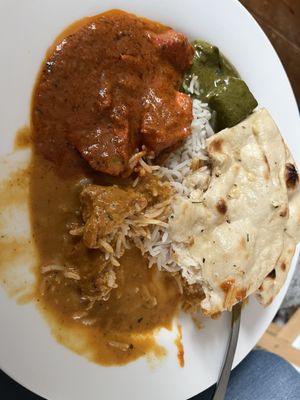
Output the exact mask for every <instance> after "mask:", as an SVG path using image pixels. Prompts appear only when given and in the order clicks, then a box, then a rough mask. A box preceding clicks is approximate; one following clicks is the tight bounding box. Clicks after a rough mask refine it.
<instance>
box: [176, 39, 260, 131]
mask: <svg viewBox="0 0 300 400" xmlns="http://www.w3.org/2000/svg"><path fill="white" fill-rule="evenodd" d="M192 45H193V48H194V50H195V53H194V59H193V65H192V67H191V69H190V70H189V71H188V72H186V74H185V76H184V81H183V89H184V91H185V92H187V93H190V84H191V80H192V79H193V77H196V78H197V80H198V82H199V91H198V90H197V88H196V91H195V90H194V93H192V96H193V97H194V98H197V99H199V100H201V101H204V102H207V103H208V104H209V106H210V108H211V109H212V111H213V113H212V120H211V124H212V127H213V129H214V130H215V131H219V130H221V129H224V128H228V127H231V126H234V125H236V124H237V123H238V122H240V121H242V120H243V119H244V118H246V117H247V116H248V115H249V114H250V113H251V112H252V111H253V109H254V108H255V107H256V106H257V101H256V100H255V98H254V96H253V95H252V93H251V92H250V90H249V89H248V86H247V85H246V83H245V82H244V81H243V80H242V79H240V76H239V74H238V72H237V70H236V69H235V68H234V66H233V65H231V63H230V62H229V61H228V60H227V59H226V58H225V57H224V56H223V55H222V54H221V53H220V51H219V49H218V47H216V46H213V45H211V44H209V43H207V42H204V41H201V40H195V41H194V42H193V43H192ZM194 79H195V78H194Z"/></svg>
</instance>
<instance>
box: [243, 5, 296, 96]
mask: <svg viewBox="0 0 300 400" xmlns="http://www.w3.org/2000/svg"><path fill="white" fill-rule="evenodd" d="M240 2H241V3H242V4H243V5H244V6H245V7H246V8H247V9H248V11H250V13H251V14H252V15H253V17H254V18H255V19H256V20H257V22H258V23H259V24H260V26H261V27H262V29H263V30H264V31H265V33H266V35H267V36H268V37H269V39H270V41H271V42H272V44H273V46H274V48H275V49H276V51H277V53H278V55H279V57H280V59H281V61H282V63H283V65H284V68H285V69H286V72H287V74H288V76H289V79H290V81H291V84H292V87H293V90H294V93H295V96H296V98H297V101H298V104H300V0H240ZM271 67H272V66H270V68H271Z"/></svg>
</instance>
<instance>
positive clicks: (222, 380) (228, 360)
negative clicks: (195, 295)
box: [212, 302, 242, 400]
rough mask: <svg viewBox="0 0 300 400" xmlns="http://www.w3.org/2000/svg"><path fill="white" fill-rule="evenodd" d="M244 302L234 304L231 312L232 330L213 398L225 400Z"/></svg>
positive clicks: (213, 399) (214, 399)
mask: <svg viewBox="0 0 300 400" xmlns="http://www.w3.org/2000/svg"><path fill="white" fill-rule="evenodd" d="M241 310H242V303H241V302H240V303H237V304H236V305H234V306H233V308H232V312H231V330H230V336H229V341H228V345H227V350H226V355H225V358H224V362H223V365H222V369H221V373H220V376H219V379H218V381H217V385H216V389H215V392H214V395H213V397H212V400H224V398H225V394H226V390H227V385H228V381H229V377H230V372H231V367H232V362H233V358H234V354H235V350H236V345H237V341H238V337H239V331H240V322H241Z"/></svg>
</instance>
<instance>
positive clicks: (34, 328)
mask: <svg viewBox="0 0 300 400" xmlns="http://www.w3.org/2000/svg"><path fill="white" fill-rule="evenodd" d="M111 8H120V9H124V10H126V11H129V12H133V13H136V14H138V15H141V16H145V17H147V18H150V19H154V20H158V21H160V22H162V23H164V24H167V25H170V26H172V27H174V28H175V29H178V30H180V31H182V32H184V33H185V34H186V35H188V37H189V38H190V39H196V38H202V39H205V40H207V41H209V42H212V43H214V44H216V45H217V46H219V47H220V49H221V50H222V51H223V53H224V54H225V55H226V56H227V57H228V58H229V60H231V61H232V62H233V64H234V65H235V66H236V67H237V69H238V71H239V72H240V74H241V76H242V77H243V78H244V79H245V81H246V82H247V84H248V85H249V87H250V88H251V90H252V91H253V93H254V94H255V96H256V98H257V99H258V101H259V103H260V104H261V105H263V106H265V107H267V108H268V110H269V111H270V112H271V114H272V116H273V117H274V119H275V121H276V122H277V124H278V126H279V128H280V130H281V132H282V134H283V136H284V138H285V140H286V142H287V144H288V146H289V147H290V149H291V150H292V152H293V155H294V157H295V159H296V161H297V163H298V165H300V140H299V135H298V133H299V131H300V124H299V117H298V109H297V105H296V102H295V99H294V96H293V93H292V90H291V87H290V84H289V81H288V79H287V76H286V74H285V71H284V69H283V67H282V65H281V63H280V61H279V59H278V57H277V55H276V53H275V51H274V49H273V48H272V46H271V44H270V43H269V41H268V39H267V38H266V36H265V35H264V33H263V32H262V30H261V29H260V28H259V26H258V25H257V23H256V22H255V21H254V19H253V18H252V17H251V16H250V15H249V14H248V13H247V11H246V10H245V9H244V8H243V7H242V6H241V5H240V4H239V3H238V1H235V0H222V1H219V0H185V1H178V2H175V1H172V0H151V1H145V0H144V1H141V0H123V1H122V0H111V1H110V0H85V1H82V0H44V1H42V0H24V1H18V0H10V1H7V0H0V37H1V38H2V40H1V71H0V72H1V73H0V88H1V90H0V110H1V118H0V132H1V133H0V153H1V154H5V153H7V152H10V151H11V150H12V145H13V139H14V135H15V132H16V130H17V129H18V128H20V127H21V126H23V125H24V124H26V123H27V122H28V115H29V109H30V96H31V91H32V87H33V84H34V81H35V77H36V74H37V72H38V69H39V66H40V63H41V61H42V60H43V57H44V54H45V51H46V49H47V48H48V46H49V45H50V44H51V42H52V41H53V39H54V38H55V37H56V35H57V34H58V33H60V32H61V31H62V30H63V29H64V28H65V27H66V26H67V25H68V24H70V23H71V22H73V21H75V20H77V19H79V18H81V17H84V16H88V15H94V14H98V13H100V12H102V11H104V10H107V9H111ZM295 264H296V257H295V258H294V260H293V265H292V268H291V271H290V273H289V276H288V279H287V282H286V284H285V286H284V287H283V289H282V290H281V292H280V294H279V295H278V296H277V298H276V299H275V301H274V302H273V304H272V305H271V306H269V307H268V308H266V309H263V308H261V307H260V306H259V305H258V304H257V303H256V301H255V300H254V299H251V301H250V303H249V304H248V305H247V307H246V308H245V309H244V311H243V316H242V325H241V334H240V338H239V343H238V349H237V353H236V357H235V361H234V364H235V365H236V364H238V363H239V362H240V361H241V360H242V359H243V358H244V357H245V356H246V355H247V353H248V352H249V351H250V350H251V349H252V348H253V346H254V345H255V343H256V342H257V341H258V339H259V338H260V337H261V336H262V334H263V332H264V331H265V329H266V328H267V326H268V325H269V323H270V322H271V320H272V318H273V316H274V314H275V312H276V310H277V309H278V307H279V304H280V303H281V301H282V299H283V297H284V294H285V293H286V290H287V286H288V284H289V281H290V279H291V276H292V272H293V270H294V268H295ZM0 315H1V321H0V324H1V329H0V366H1V368H2V369H3V370H4V371H5V372H6V373H8V374H9V375H10V376H12V377H13V378H14V379H15V380H17V381H18V382H20V383H21V384H22V385H24V386H26V387H27V388H29V389H31V390H32V391H34V392H36V393H38V394H40V395H41V396H43V397H46V398H47V399H50V400H59V399H63V400H69V399H70V400H71V399H72V400H77V399H78V400H79V399H80V400H81V399H89V400H90V399H98V400H99V399H106V400H112V399H116V398H119V397H120V398H123V399H131V400H137V399H143V400H150V399H151V400H152V399H157V400H160V399H172V400H184V399H188V398H189V397H191V396H193V395H195V394H197V393H199V392H201V391H203V390H204V389H206V388H207V387H209V386H210V385H211V384H213V383H214V382H215V381H216V378H217V375H218V373H219V369H220V366H221V362H222V358H223V355H224V351H225V347H226V340H227V335H228V328H229V315H223V316H222V318H220V319H219V320H217V321H210V320H205V321H204V323H205V328H204V329H202V330H201V331H199V330H198V329H196V327H195V326H194V325H193V323H192V322H191V321H190V319H189V318H187V317H184V318H183V320H182V323H183V343H184V349H185V367H184V368H180V367H179V365H178V362H177V359H176V350H175V346H174V344H173V340H171V338H173V337H174V334H172V333H168V332H166V331H163V332H162V333H161V335H160V340H161V342H162V343H165V344H166V347H167V348H168V354H169V355H168V356H167V357H166V358H165V359H163V360H161V361H159V362H158V363H157V365H156V366H155V367H153V366H152V367H151V366H149V363H148V362H147V361H146V360H144V359H139V360H138V361H136V362H133V363H131V364H129V365H127V366H125V367H110V368H105V367H101V366H99V365H96V364H93V363H90V362H88V361H87V360H86V359H84V358H82V357H80V356H78V355H76V354H74V353H72V352H71V351H69V350H68V349H66V348H65V347H63V346H61V345H59V344H57V342H56V341H55V339H54V338H53V337H52V336H51V333H50V329H49V326H48V325H47V323H46V322H45V321H44V320H43V318H42V317H41V315H40V314H39V312H38V311H37V310H36V309H35V307H34V305H33V304H29V305H25V306H20V305H16V304H15V302H14V301H13V300H12V299H9V298H8V297H7V296H6V294H5V292H4V291H1V289H0Z"/></svg>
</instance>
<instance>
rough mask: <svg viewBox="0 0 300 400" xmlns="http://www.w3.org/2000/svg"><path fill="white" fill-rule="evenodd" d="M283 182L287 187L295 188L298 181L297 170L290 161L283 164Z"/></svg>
mask: <svg viewBox="0 0 300 400" xmlns="http://www.w3.org/2000/svg"><path fill="white" fill-rule="evenodd" d="M285 183H286V187H287V188H288V189H295V188H296V186H297V185H298V183H299V176H298V172H297V170H296V167H295V165H294V164H292V163H287V164H286V165H285Z"/></svg>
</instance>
